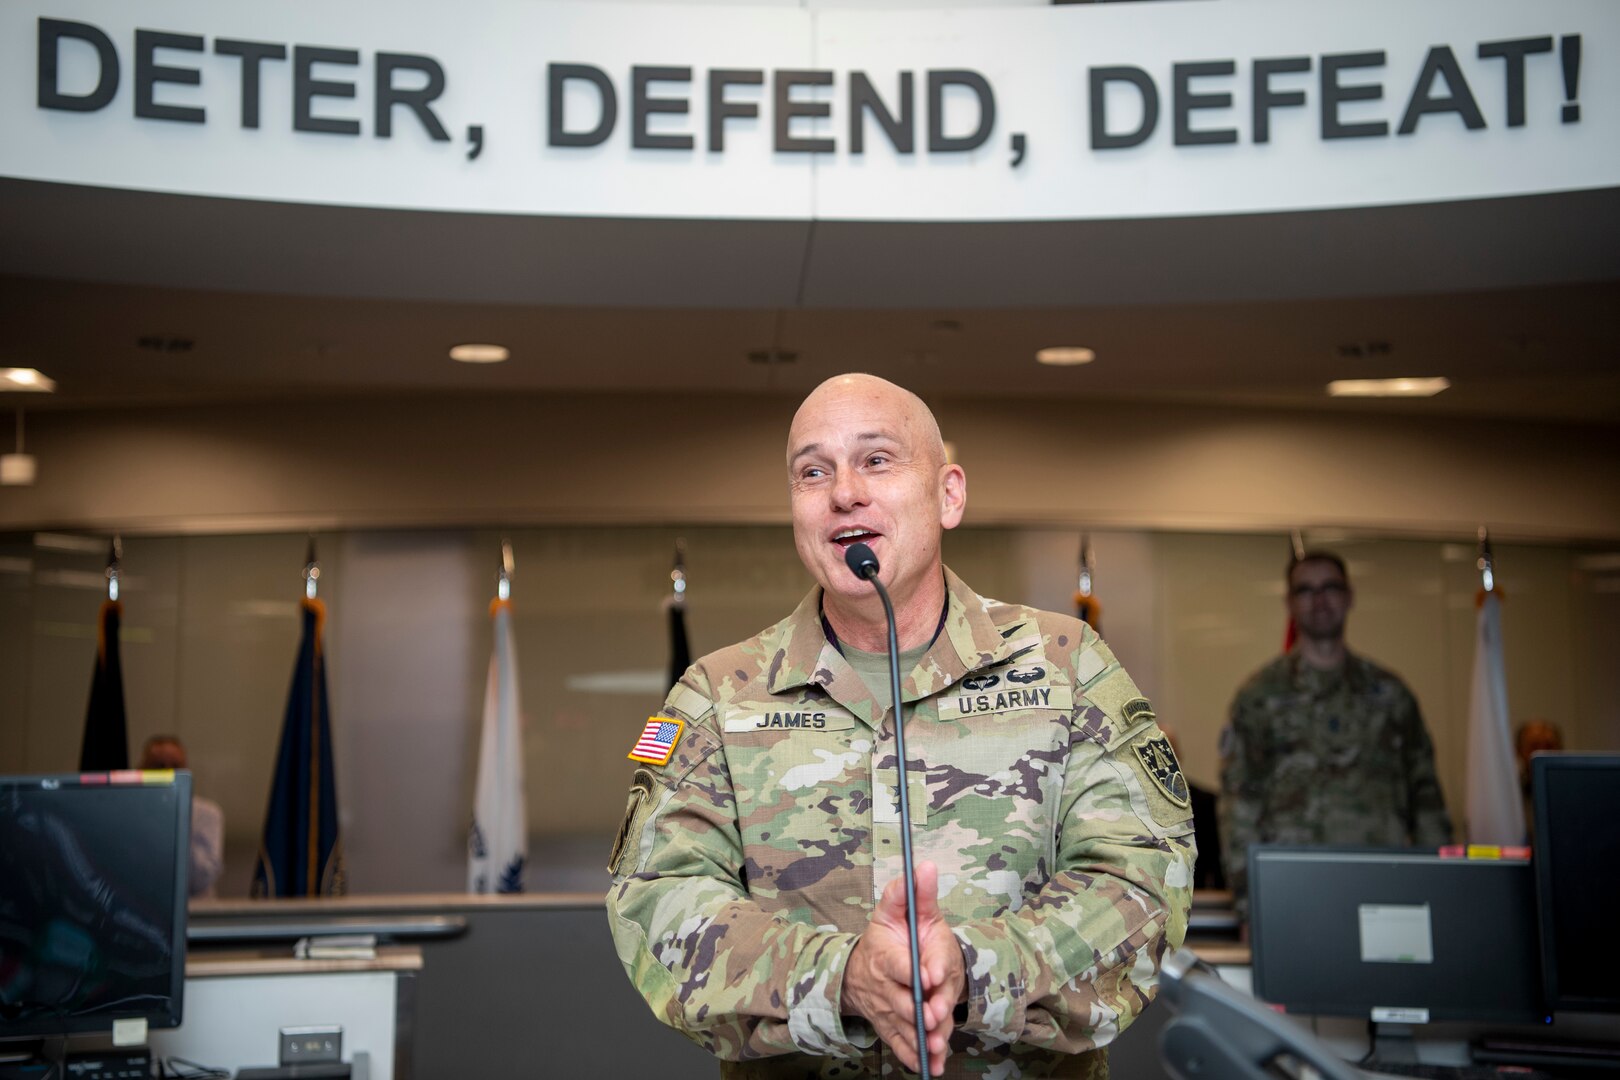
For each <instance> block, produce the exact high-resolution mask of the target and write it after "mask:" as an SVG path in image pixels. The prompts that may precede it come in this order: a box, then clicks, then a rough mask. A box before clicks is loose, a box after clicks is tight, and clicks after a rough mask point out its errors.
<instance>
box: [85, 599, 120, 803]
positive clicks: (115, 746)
mask: <svg viewBox="0 0 1620 1080" xmlns="http://www.w3.org/2000/svg"><path fill="white" fill-rule="evenodd" d="M123 614H124V605H123V604H121V603H119V602H118V601H117V600H104V601H102V604H101V615H100V617H99V618H98V619H97V620H96V668H95V672H94V673H93V674H92V675H91V676H90V705H89V707H88V708H87V709H85V713H84V741H83V743H81V744H80V747H79V771H80V772H111V771H113V770H114V769H127V768H129V729H128V724H127V723H126V721H125V719H124V673H123V670H122V668H120V666H119V663H118V626H119V623H120V621H121V620H122V617H123Z"/></svg>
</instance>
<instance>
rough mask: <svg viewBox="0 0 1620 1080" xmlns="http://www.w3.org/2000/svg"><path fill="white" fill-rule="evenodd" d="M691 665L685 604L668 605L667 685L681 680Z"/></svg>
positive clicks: (671, 686) (673, 684)
mask: <svg viewBox="0 0 1620 1080" xmlns="http://www.w3.org/2000/svg"><path fill="white" fill-rule="evenodd" d="M691 666H692V647H691V646H690V645H688V644H687V642H686V605H685V604H670V605H669V686H670V689H672V690H673V689H674V688H675V684H676V683H678V682H680V681H681V676H682V675H684V674H686V669H687V668H689V667H691Z"/></svg>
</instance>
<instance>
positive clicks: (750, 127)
mask: <svg viewBox="0 0 1620 1080" xmlns="http://www.w3.org/2000/svg"><path fill="white" fill-rule="evenodd" d="M1617 50H1620V4H1616V3H1614V2H1613V0H1543V2H1541V3H1536V4H1526V3H1523V2H1522V0H1424V2H1422V3H1413V2H1412V0H1361V2H1359V3H1356V4H1345V5H1332V6H1331V7H1330V6H1327V5H1319V4H1300V3H1298V2H1297V0H1194V2H1161V3H1144V4H1107V5H1074V6H1059V7H1030V8H1005V7H1003V8H995V9H983V10H979V9H971V10H969V9H949V10H941V11H926V10H914V9H908V10H897V11H870V10H851V9H830V10H804V9H799V8H779V7H747V6H742V7H738V6H728V7H705V6H696V5H693V6H686V5H679V4H657V5H634V4H614V3H588V4H586V3H582V4H545V3H535V2H530V0H473V2H464V3H461V4H444V3H439V2H426V0H417V2H412V3H387V2H382V0H363V2H348V0H345V2H344V3H339V4H330V3H316V2H313V0H284V2H278V3H275V4H253V5H247V4H221V3H217V2H213V0H52V2H48V3H47V2H45V0H7V2H6V3H4V4H3V5H0V176H7V177H15V178H21V179H29V180H42V181H51V182H58V183H68V184H85V185H94V186H105V187H116V188H130V189H139V190H150V191H164V192H178V193H184V194H192V195H206V196H220V197H225V198H236V199H243V198H245V199H269V200H277V201H287V202H303V203H323V204H337V205H351V206H369V207H386V208H395V209H422V210H441V211H443V210H448V211H470V212H486V213H513V214H536V215H583V216H603V217H638V218H721V219H776V220H808V219H813V218H814V219H827V220H851V221H1021V220H1079V219H1098V218H1142V217H1160V216H1173V215H1215V214H1235V213H1253V212H1267V211H1280V210H1304V209H1333V208H1342V207H1362V206H1380V205H1390V204H1399V203H1423V202H1436V201H1444V200H1455V199H1476V198H1491V197H1501V196H1513V195H1525V194H1537V193H1545V192H1558V191H1571V190H1581V189H1590V188H1603V187H1613V186H1620V81H1617V79H1620V76H1617V71H1620V66H1617V64H1616V62H1615V58H1616V53H1617Z"/></svg>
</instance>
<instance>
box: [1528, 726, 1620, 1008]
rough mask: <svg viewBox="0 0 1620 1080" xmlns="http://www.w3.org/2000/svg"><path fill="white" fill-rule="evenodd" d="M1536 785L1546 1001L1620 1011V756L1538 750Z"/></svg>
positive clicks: (1554, 1004)
mask: <svg viewBox="0 0 1620 1080" xmlns="http://www.w3.org/2000/svg"><path fill="white" fill-rule="evenodd" d="M1530 784H1531V792H1532V798H1533V800H1534V802H1535V823H1536V833H1535V868H1536V897H1537V900H1538V902H1539V905H1540V908H1541V963H1542V974H1543V976H1544V978H1545V979H1546V984H1547V1000H1548V1003H1549V1004H1550V1006H1551V1007H1552V1008H1553V1009H1555V1010H1558V1011H1560V1012H1566V1011H1567V1012H1620V971H1616V968H1615V961H1616V958H1617V957H1620V952H1617V951H1616V949H1615V947H1614V939H1615V938H1614V936H1615V912H1616V910H1617V905H1620V754H1537V755H1536V756H1535V757H1533V758H1531V759H1530ZM1605 946H1607V947H1605Z"/></svg>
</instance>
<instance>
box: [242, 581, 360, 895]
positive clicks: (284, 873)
mask: <svg viewBox="0 0 1620 1080" xmlns="http://www.w3.org/2000/svg"><path fill="white" fill-rule="evenodd" d="M310 565H311V566H314V559H313V557H312V558H311V560H310ZM305 574H306V578H308V575H309V571H308V570H307V569H306V571H305ZM311 591H313V582H311ZM300 605H301V607H302V609H303V622H304V630H303V637H302V639H301V640H300V642H299V645H298V659H297V661H296V662H295V663H294V665H293V674H292V686H291V688H290V689H289V690H288V691H287V712H286V716H285V718H284V719H283V720H282V723H281V749H280V751H279V752H278V753H277V755H276V773H275V779H274V781H273V782H272V783H271V785H270V807H269V809H268V811H266V813H265V818H264V843H263V846H261V847H260V848H259V860H258V865H257V866H256V867H255V868H254V871H253V895H254V896H255V897H282V896H340V895H342V894H343V892H344V890H345V881H344V876H343V846H342V843H341V842H340V840H339V837H338V808H337V776H336V775H335V772H334V768H333V759H332V714H331V710H330V709H329V708H328V706H327V698H326V660H325V652H324V648H323V645H322V634H323V632H324V630H325V625H326V605H325V604H323V603H321V601H319V600H317V599H315V598H314V597H313V596H306V597H305V598H304V599H303V600H301V601H300Z"/></svg>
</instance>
